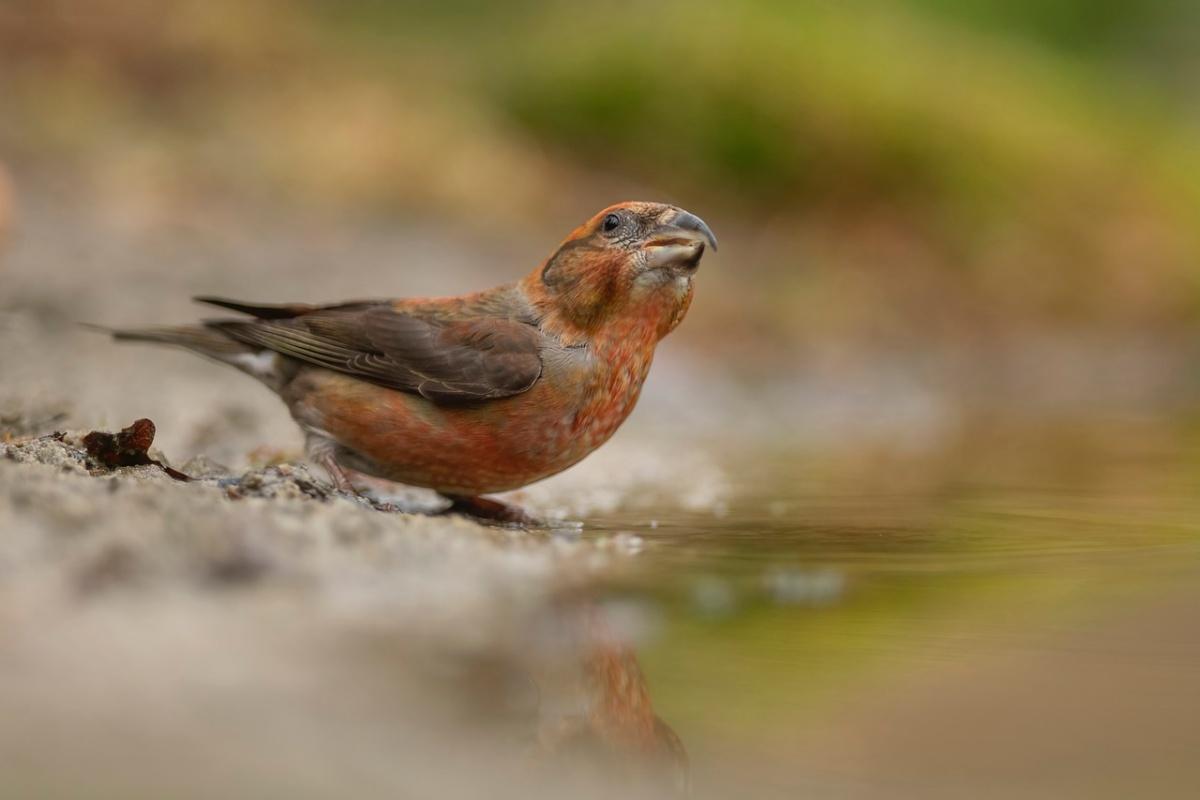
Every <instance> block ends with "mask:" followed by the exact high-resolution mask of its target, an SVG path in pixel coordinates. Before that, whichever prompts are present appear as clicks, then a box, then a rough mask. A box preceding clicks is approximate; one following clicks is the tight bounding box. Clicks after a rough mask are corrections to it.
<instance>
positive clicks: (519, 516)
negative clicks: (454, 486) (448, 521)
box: [442, 495, 546, 528]
mask: <svg viewBox="0 0 1200 800" xmlns="http://www.w3.org/2000/svg"><path fill="white" fill-rule="evenodd" d="M447 499H448V500H449V501H450V506H449V507H448V508H446V510H445V511H443V512H442V513H444V514H461V515H462V516H464V517H470V518H472V519H474V520H477V521H479V522H482V523H484V524H486V525H503V526H505V527H518V528H540V527H544V526H545V524H546V522H545V520H542V519H540V518H538V517H535V516H534V515H532V514H530V513H529V512H528V511H526V510H525V509H523V508H521V507H520V506H517V505H513V504H512V503H505V502H502V501H500V500H493V499H492V498H490V497H465V496H461V495H459V496H454V497H447Z"/></svg>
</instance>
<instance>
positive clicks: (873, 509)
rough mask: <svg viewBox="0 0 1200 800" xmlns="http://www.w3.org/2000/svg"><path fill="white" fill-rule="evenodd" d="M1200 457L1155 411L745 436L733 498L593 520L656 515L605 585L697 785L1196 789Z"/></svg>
mask: <svg viewBox="0 0 1200 800" xmlns="http://www.w3.org/2000/svg"><path fill="white" fill-rule="evenodd" d="M1197 464H1200V450H1198V449H1197V448H1196V446H1195V444H1194V443H1193V442H1192V441H1191V440H1190V439H1189V437H1188V435H1187V434H1186V433H1184V434H1180V433H1179V432H1178V431H1174V432H1164V431H1162V430H1158V429H1153V428H1144V427H1140V426H1133V427H1132V428H1130V429H1127V430H1122V431H1120V432H1119V433H1117V432H1114V430H1113V429H1111V428H1106V429H1102V430H1101V431H1100V432H1099V433H1097V432H1074V433H1072V434H1070V435H1061V432H1057V433H1056V432H1052V433H1050V434H1047V433H1046V432H1033V433H1025V434H1022V435H1020V436H1014V437H1013V438H1005V439H1004V441H1002V442H982V443H980V446H978V447H976V446H970V447H963V448H958V449H957V450H956V451H955V452H952V453H949V454H946V453H943V454H940V455H938V456H937V457H922V458H893V457H881V456H874V457H861V456H860V457H858V458H855V459H851V460H847V459H842V460H840V461H839V460H829V459H827V460H822V459H821V458H820V457H812V456H809V457H806V456H805V455H804V454H801V453H787V452H784V453H780V454H774V455H771V456H769V457H761V456H760V457H757V458H737V457H734V458H732V459H731V466H732V471H733V473H734V474H736V475H737V476H738V479H737V486H736V488H735V492H734V495H733V499H732V500H731V502H730V503H729V505H728V507H727V508H725V507H718V508H716V509H713V510H709V511H705V512H697V513H681V512H678V511H671V512H668V511H663V510H661V509H651V510H638V511H630V512H623V513H616V514H609V515H606V516H604V517H602V518H599V519H592V520H590V521H589V526H588V531H589V532H588V534H587V535H589V536H596V537H603V536H608V535H614V534H617V533H619V532H632V533H633V534H635V535H637V536H639V537H641V540H642V546H643V548H644V550H643V552H642V553H641V554H640V556H639V558H637V559H635V560H634V565H633V566H632V567H631V568H630V569H628V570H625V571H624V572H622V573H621V574H620V575H619V576H617V577H616V578H614V579H613V580H611V581H610V582H609V583H608V585H607V586H606V588H605V590H604V592H603V594H604V596H605V597H606V598H607V602H608V603H609V606H610V607H612V608H615V609H616V612H615V613H614V614H613V616H614V617H616V618H617V619H620V620H624V624H625V625H626V627H627V629H628V631H629V632H630V633H631V634H632V635H633V636H635V637H637V638H638V640H639V641H640V642H641V646H640V650H639V655H640V658H641V662H642V666H643V669H644V671H645V673H646V675H647V679H648V682H649V686H650V691H651V694H652V696H653V699H654V702H655V707H656V710H657V711H658V713H659V714H660V715H661V716H662V717H663V718H664V719H666V720H667V721H668V722H669V723H671V724H672V725H673V726H674V727H675V729H676V730H677V731H678V733H679V735H680V737H681V739H682V740H683V742H684V743H685V745H686V746H687V748H688V750H689V751H690V753H691V757H692V771H693V784H694V791H695V796H697V797H728V796H732V795H733V793H734V792H738V793H744V792H746V791H750V792H751V794H750V796H754V797H794V796H796V793H797V791H811V792H813V793H815V795H816V796H838V797H841V796H854V797H858V796H862V797H875V796H884V795H886V796H889V797H896V796H913V797H929V796H947V797H949V796H957V797H962V796H980V795H981V794H989V795H992V796H1015V795H1018V794H1019V795H1021V796H1054V797H1063V796H1079V797H1096V796H1113V797H1116V796H1131V795H1130V793H1136V794H1140V795H1141V796H1148V794H1149V795H1153V796H1192V792H1194V791H1195V790H1196V789H1198V788H1200V762H1198V761H1197V760H1196V758H1195V754H1196V753H1198V752H1200V582H1198V579H1200V492H1198V491H1197V489H1198V488H1200V480H1198V477H1200V471H1198V469H1197ZM626 538H627V537H626Z"/></svg>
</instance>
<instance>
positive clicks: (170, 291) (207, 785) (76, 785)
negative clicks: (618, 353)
mask: <svg viewBox="0 0 1200 800" xmlns="http://www.w3.org/2000/svg"><path fill="white" fill-rule="evenodd" d="M20 220H21V222H20V227H19V233H18V235H17V236H16V237H15V238H14V240H13V242H12V243H11V248H10V249H9V250H8V251H7V252H6V253H5V256H4V259H3V262H0V264H2V266H0V270H2V280H3V283H2V284H0V285H2V292H0V340H2V341H3V347H2V348H0V376H2V379H0V428H2V429H3V430H2V433H0V435H2V436H3V437H4V440H5V441H6V442H7V444H3V445H0V530H2V531H3V537H0V794H3V795H4V796H21V797H47V796H54V797H69V796H87V797H121V798H136V797H164V796H171V797H214V796H223V797H228V796H255V797H275V796H280V797H282V796H287V797H289V798H297V797H329V796H358V797H376V796H378V797H431V796H438V797H480V796H490V797H502V796H509V795H512V796H522V797H529V796H561V794H562V793H563V792H564V791H568V790H569V791H570V792H572V793H573V794H574V795H575V796H590V793H592V792H595V793H597V794H599V795H600V796H603V795H605V793H606V792H608V791H610V790H611V788H612V780H613V779H614V778H613V774H612V772H613V771H612V770H601V771H600V772H599V773H594V771H593V770H591V768H589V769H588V770H585V772H586V774H587V775H589V776H590V777H586V778H581V777H580V773H579V770H577V769H574V768H572V769H561V768H560V767H561V764H560V761H561V759H558V758H556V757H552V754H553V753H554V752H555V747H554V746H553V742H554V741H556V737H558V738H562V737H561V736H559V735H558V733H556V732H561V731H562V730H564V728H566V729H571V726H572V725H576V724H577V721H578V720H580V719H584V718H586V717H587V714H588V713H589V709H590V708H591V707H592V706H594V705H595V703H596V691H595V685H594V681H593V677H594V674H595V673H596V670H595V665H596V664H597V663H599V662H598V661H597V659H598V658H599V659H601V660H604V659H607V661H604V663H609V662H610V661H611V662H613V663H624V662H623V661H622V658H624V656H623V655H622V654H623V653H624V651H623V649H622V648H623V647H624V645H623V644H622V642H623V641H624V639H623V636H624V633H623V629H622V628H621V626H620V625H619V624H617V623H613V624H609V622H608V621H607V617H608V612H607V610H606V609H605V608H603V607H595V606H593V605H591V604H590V603H589V602H587V601H586V600H585V599H584V598H585V597H586V595H585V594H583V593H581V588H582V587H584V586H586V585H587V583H588V582H589V581H590V580H591V579H592V578H594V577H595V576H596V575H598V574H599V573H601V572H604V571H611V570H614V569H620V568H621V563H622V562H624V561H626V560H627V559H629V558H631V557H632V555H631V554H632V552H633V551H635V550H636V547H631V546H626V543H625V542H623V541H622V540H620V539H604V540H600V541H597V540H596V539H595V538H594V537H581V536H580V534H579V531H578V529H576V528H564V529H563V530H561V531H559V532H557V533H554V532H539V533H533V534H530V533H524V532H514V531H503V530H497V529H489V528H484V527H481V526H479V525H476V524H474V523H471V522H467V521H465V520H462V519H457V518H447V517H428V516H420V515H408V514H388V513H381V512H379V511H377V510H374V509H372V508H369V507H367V505H365V504H364V503H362V502H359V501H357V500H355V499H354V498H350V497H345V496H337V495H336V494H335V493H332V492H331V491H330V490H329V489H328V487H327V486H325V485H324V476H323V475H322V474H321V473H320V472H314V473H312V474H310V473H309V472H308V471H307V470H306V469H305V468H304V466H303V465H301V464H297V463H295V461H296V460H297V459H298V458H299V447H300V438H299V435H298V433H297V431H296V429H295V428H294V426H293V425H292V423H291V421H290V419H289V418H288V416H287V414H286V411H285V410H284V409H283V407H282V405H281V404H280V403H279V402H278V401H277V400H276V399H275V398H274V397H273V396H271V395H270V394H269V393H268V392H267V391H266V390H264V389H263V388H261V387H259V386H257V385H255V384H254V382H253V381H250V380H248V379H246V378H245V377H244V376H241V375H239V374H237V373H236V372H234V371H232V370H228V369H226V368H222V367H220V366H218V365H213V364H209V363H206V362H204V361H203V360H201V359H197V358H194V357H191V356H189V355H188V354H185V353H181V352H173V351H165V350H158V349H154V348H140V347H120V346H116V345H114V344H113V343H111V342H110V341H108V340H107V339H106V338H105V337H103V336H99V335H96V334H94V333H90V332H88V331H86V330H84V329H82V328H80V327H79V326H77V324H76V323H77V322H79V321H90V322H96V323H102V324H130V323H159V322H166V321H172V320H188V319H194V318H196V317H197V316H199V315H201V314H203V311H201V310H198V309H197V308H196V307H194V306H192V305H191V304H189V302H188V297H189V296H190V295H193V294H197V293H201V292H211V293H218V294H228V295H233V296H240V297H247V298H275V299H285V298H286V299H294V300H333V299H340V298H347V297H354V296H363V295H364V294H365V295H380V296H383V295H402V294H431V293H452V292H457V291H462V290H465V289H468V288H472V287H476V288H477V287H479V286H483V285H487V284H489V283H492V282H498V281H499V280H503V279H507V278H508V277H511V276H510V275H508V274H503V275H498V274H495V273H492V272H490V271H488V270H487V269H485V268H484V266H483V265H487V264H492V263H495V262H496V260H497V258H499V256H497V254H495V253H489V254H485V253H480V252H477V251H473V250H471V249H470V248H469V247H466V246H464V245H462V244H461V243H456V242H455V240H454V239H453V238H452V237H450V236H442V235H438V234H437V232H436V231H435V232H434V233H432V234H430V233H425V232H422V231H421V230H418V229H416V228H413V229H409V230H405V229H400V230H395V229H388V230H380V229H374V228H360V229H355V230H352V231H346V230H338V229H332V228H327V227H324V226H322V225H319V224H313V225H311V226H306V225H302V224H297V223H296V221H294V220H292V221H289V222H286V223H283V222H275V221H272V220H271V219H269V217H268V216H265V215H262V214H258V215H251V216H249V217H241V216H239V212H238V210H221V209H216V210H214V209H206V210H205V211H204V212H197V214H196V216H195V217H194V218H187V217H186V215H184V216H183V217H180V216H174V217H172V218H171V220H170V221H168V222H164V221H162V220H149V221H148V220H147V219H146V218H145V216H144V215H141V214H134V215H129V214H126V213H124V212H123V211H122V210H121V209H120V208H119V207H118V208H95V207H91V206H88V205H86V204H84V203H82V202H78V201H74V200H72V198H70V197H69V196H68V195H67V194H64V193H62V192H59V193H54V192H47V193H44V194H35V195H33V196H30V197H26V198H23V203H22V207H21V216H20ZM501 255H507V256H511V258H509V259H507V260H509V261H511V262H512V263H519V261H520V256H519V255H514V254H501ZM500 260H501V261H504V260H506V259H503V258H501V259H500ZM402 261H406V262H407V263H412V264H421V265H436V268H430V267H426V268H424V269H412V268H409V269H403V268H401V267H400V262H402ZM140 417H149V418H151V419H153V420H154V422H155V423H156V425H157V428H158V437H157V439H156V442H155V447H156V448H157V450H156V452H157V453H158V454H159V455H161V457H163V458H164V459H166V460H168V461H169V462H170V463H171V464H172V465H173V466H176V467H182V468H184V469H185V470H186V471H187V472H188V473H189V474H191V475H194V476H197V477H199V478H200V479H199V480H194V481H192V482H189V483H181V482H177V481H175V480H172V479H171V478H170V477H168V476H166V475H165V474H164V473H163V472H162V471H161V470H159V469H158V468H156V467H152V466H146V467H132V468H122V469H118V470H116V471H112V470H108V469H105V468H102V467H100V466H99V465H97V464H96V463H95V462H94V461H92V460H89V459H88V458H87V457H86V456H85V455H84V453H83V452H82V448H81V445H80V434H82V433H83V432H84V431H87V430H89V429H93V428H99V429H107V430H116V429H118V428H121V427H123V426H125V425H127V424H129V423H130V422H131V421H132V420H133V419H135V418H140ZM653 420H654V415H653V413H651V414H649V415H648V416H647V418H646V419H644V420H643V421H642V423H641V429H642V433H641V434H634V435H631V436H628V437H626V438H624V440H623V441H616V442H614V443H613V444H612V445H611V449H609V450H608V451H606V452H604V453H603V454H602V455H600V456H597V458H596V459H594V460H592V461H590V462H587V463H586V464H585V465H584V466H582V467H580V468H579V469H578V470H576V471H574V472H572V473H570V474H568V475H564V476H562V477H561V478H558V479H555V480H552V481H549V482H546V483H545V484H542V485H539V486H537V487H533V488H532V489H530V490H528V491H526V492H523V493H519V495H518V499H520V500H521V501H522V502H525V503H527V504H529V505H531V506H532V507H533V508H535V509H536V510H538V511H541V512H542V513H546V514H550V515H554V516H559V517H565V516H570V517H578V516H579V515H581V514H586V513H589V512H594V511H596V510H603V509H608V508H613V507H616V506H618V505H621V504H624V503H630V502H655V503H662V502H667V503H671V504H680V505H685V506H693V507H694V506H697V505H704V504H707V503H713V502H717V501H719V498H720V496H721V495H722V494H723V493H724V492H725V491H727V487H726V480H725V477H724V475H723V473H722V472H721V471H720V469H719V468H717V467H716V466H715V465H714V463H713V462H712V459H711V458H710V457H709V456H707V455H706V454H705V453H703V452H702V451H698V450H697V451H696V452H689V451H687V450H681V449H679V448H668V449H666V450H664V448H663V447H662V446H661V445H660V444H658V443H656V442H655V441H654V440H653V436H652V435H651V436H647V433H646V432H647V431H652V429H653ZM52 431H70V432H71V433H70V434H69V435H68V436H67V437H65V438H55V437H53V436H48V435H47V434H49V433H51V432H52ZM681 457H683V458H686V459H687V460H688V462H689V463H690V464H691V467H690V468H689V470H688V471H687V472H686V474H684V473H682V472H681V471H680V470H678V469H676V468H675V467H674V466H673V465H677V464H678V463H679V462H678V461H677V459H679V458H681ZM279 462H284V463H283V464H282V465H281V466H275V465H276V464H278V463H279ZM639 498H640V499H639ZM403 499H405V500H406V501H408V502H414V503H417V504H418V505H419V504H420V503H421V502H422V501H423V500H428V499H429V498H428V496H427V495H426V496H422V495H421V494H420V493H409V494H405V495H403ZM618 616H620V615H618ZM597 620H599V622H597ZM597 630H602V631H605V635H604V637H602V638H606V641H607V640H608V637H609V636H610V635H611V641H609V643H608V644H597V643H596V641H597V636H596V635H595V632H596V631H597ZM614 642H615V644H614ZM606 648H607V649H606ZM618 675H619V677H622V678H625V677H628V678H630V679H631V680H633V682H634V684H636V683H637V681H639V680H640V677H639V675H638V673H637V670H636V664H635V663H634V664H633V665H632V666H627V667H623V668H622V669H621V670H618ZM580 724H582V723H580ZM548 742H549V744H548ZM572 763H574V762H572ZM623 769H624V768H623V767H622V768H621V769H618V770H617V772H621V771H622V770H623ZM651 771H652V772H656V774H658V777H656V778H655V779H654V781H658V783H655V782H654V781H651V783H650V784H645V785H651V786H660V785H669V786H676V785H678V784H679V782H680V777H679V774H678V764H676V763H675V762H672V763H671V764H670V765H668V766H667V768H666V771H665V772H663V771H662V770H658V768H657V767H654V768H653V769H652V770H651ZM597 774H604V775H605V776H606V777H605V778H604V779H603V780H600V779H598V778H597V777H596V775H597ZM663 776H665V777H663ZM660 778H661V780H665V781H666V783H662V782H661V780H660ZM621 780H624V778H621ZM581 781H582V782H581ZM642 785H644V782H637V781H635V782H633V783H632V784H628V783H626V784H622V786H623V787H624V788H623V789H622V791H625V792H629V791H634V789H631V788H630V786H633V787H635V788H636V787H637V786H642ZM648 791H649V790H648ZM654 791H655V793H656V794H657V791H658V790H654ZM580 793H582V794H580ZM635 793H636V792H635Z"/></svg>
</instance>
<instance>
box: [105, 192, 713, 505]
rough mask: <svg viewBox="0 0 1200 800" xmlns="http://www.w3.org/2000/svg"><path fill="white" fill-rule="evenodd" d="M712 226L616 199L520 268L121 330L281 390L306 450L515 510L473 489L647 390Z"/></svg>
mask: <svg viewBox="0 0 1200 800" xmlns="http://www.w3.org/2000/svg"><path fill="white" fill-rule="evenodd" d="M706 246H711V247H712V248H713V249H714V250H715V249H716V247H717V240H716V237H715V236H714V235H713V233H712V231H711V230H710V229H709V227H708V225H706V224H705V223H704V221H703V220H701V219H700V218H699V217H697V216H695V215H694V214H691V213H689V212H687V211H684V210H682V209H679V208H676V207H674V206H669V205H662V204H659V203H637V202H629V203H619V204H617V205H614V206H611V207H609V208H606V209H604V210H603V211H601V212H600V213H599V214H597V215H596V216H594V217H592V218H591V219H590V220H588V221H587V222H585V223H584V224H583V225H581V226H580V227H578V228H576V229H575V230H574V231H572V232H571V234H570V235H569V236H568V237H567V238H566V240H565V241H563V243H562V244H561V245H559V247H558V249H557V250H555V251H554V253H553V254H552V255H551V256H550V257H549V258H548V259H546V260H545V262H543V263H542V264H541V265H540V266H538V267H537V269H535V270H533V271H532V272H530V273H529V274H528V275H526V276H525V277H524V278H522V279H521V280H519V281H517V282H516V283H510V284H506V285H504V286H498V287H496V288H494V289H488V290H486V291H482V292H478V293H475V294H469V295H463V296H460V297H444V298H413V299H402V300H364V301H354V302H347V303H338V304H335V305H323V306H314V305H302V304H288V305H254V304H249V303H240V302H235V301H231V300H223V299H220V298H214V297H199V298H196V299H197V300H199V301H200V302H204V303H209V304H212V305H216V306H221V307H223V308H227V309H231V310H233V311H238V312H242V313H245V314H248V315H250V316H252V317H253V319H220V320H212V321H206V322H204V323H203V324H201V325H191V326H184V327H168V328H150V329H139V330H118V331H113V335H114V336H115V337H116V338H118V339H133V340H142V341H150V342H160V343H166V344H174V345H180V346H183V347H185V348H187V349H189V350H193V351H195V352H197V353H200V354H202V355H205V356H209V357H211V358H214V359H216V360H218V361H221V362H224V363H227V364H231V365H233V366H235V367H237V368H238V369H240V370H242V371H243V372H246V373H248V374H250V375H252V376H254V377H255V378H258V379H259V380H260V381H262V382H263V383H265V384H266V385H267V386H269V387H270V388H271V389H272V390H274V391H275V392H276V393H278V394H279V396H280V397H281V398H283V401H284V402H285V403H286V404H287V407H288V410H289V411H291V413H292V417H293V418H294V419H295V420H296V422H297V423H298V424H299V425H300V427H301V428H302V429H303V430H304V433H305V436H306V447H307V451H308V455H309V458H310V459H312V460H313V461H315V462H317V463H319V464H320V465H321V466H323V467H324V468H325V469H326V470H327V471H328V472H329V474H330V476H331V478H332V479H333V481H334V483H335V484H336V485H337V486H338V487H339V488H341V489H344V490H350V491H353V487H352V485H351V483H350V480H349V477H348V475H347V473H346V470H352V471H357V472H361V473H365V474H367V475H372V476H375V477H378V478H384V479H387V480H391V481H397V482H400V483H406V484H410V485H414V486H424V487H428V488H430V489H434V490H436V491H437V492H439V493H441V494H442V495H444V496H446V497H447V498H449V499H450V500H451V501H452V503H451V508H452V509H453V510H457V511H461V512H464V513H469V514H473V515H475V516H481V517H486V518H492V519H498V520H504V521H522V520H523V519H524V516H523V515H522V514H521V512H520V511H519V510H518V509H514V508H512V507H510V506H507V505H505V504H502V503H499V502H498V501H495V500H487V499H484V498H481V497H480V495H483V494H488V493H492V492H503V491H506V490H509V489H515V488H517V487H520V486H524V485H526V484H528V483H532V482H533V481H536V480H540V479H541V478H545V477H547V476H549V475H553V474H555V473H557V472H560V471H562V470H564V469H566V468H567V467H569V466H571V465H572V464H575V463H576V462H578V461H579V460H580V459H582V458H583V457H584V456H586V455H588V454H589V453H591V452H592V451H593V450H595V449H596V448H597V447H599V446H600V445H601V444H603V443H604V442H605V441H606V440H607V439H608V438H609V437H610V436H612V434H613V432H614V431H616V429H617V428H618V427H619V426H620V425H621V423H622V422H624V421H625V418H626V417H627V416H629V413H630V411H632V410H633V406H634V403H635V402H637V398H638V394H639V393H640V391H641V388H642V383H643V382H644V381H645V380H646V374H647V372H648V371H649V369H650V362H651V359H652V358H653V356H654V348H655V345H657V344H658V341H659V340H660V339H662V338H663V337H664V336H666V335H667V334H668V333H670V332H671V331H672V330H674V329H675V326H677V325H678V324H679V323H680V321H681V320H682V319H683V317H684V315H685V314H686V313H687V309H688V306H689V305H690V304H691V300H692V289H693V278H694V276H695V273H696V269H697V267H698V266H699V264H700V258H701V256H702V255H703V254H704V250H705V247H706Z"/></svg>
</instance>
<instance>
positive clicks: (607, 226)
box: [600, 214, 621, 233]
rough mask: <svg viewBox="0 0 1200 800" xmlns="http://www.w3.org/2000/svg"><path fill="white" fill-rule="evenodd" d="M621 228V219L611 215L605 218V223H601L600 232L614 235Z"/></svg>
mask: <svg viewBox="0 0 1200 800" xmlns="http://www.w3.org/2000/svg"><path fill="white" fill-rule="evenodd" d="M620 226H621V218H620V217H618V216H617V215H616V214H609V215H608V216H606V217H605V218H604V222H601V223H600V230H602V231H604V232H605V233H612V232H613V231H615V230H616V229H617V228H619V227H620Z"/></svg>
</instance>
